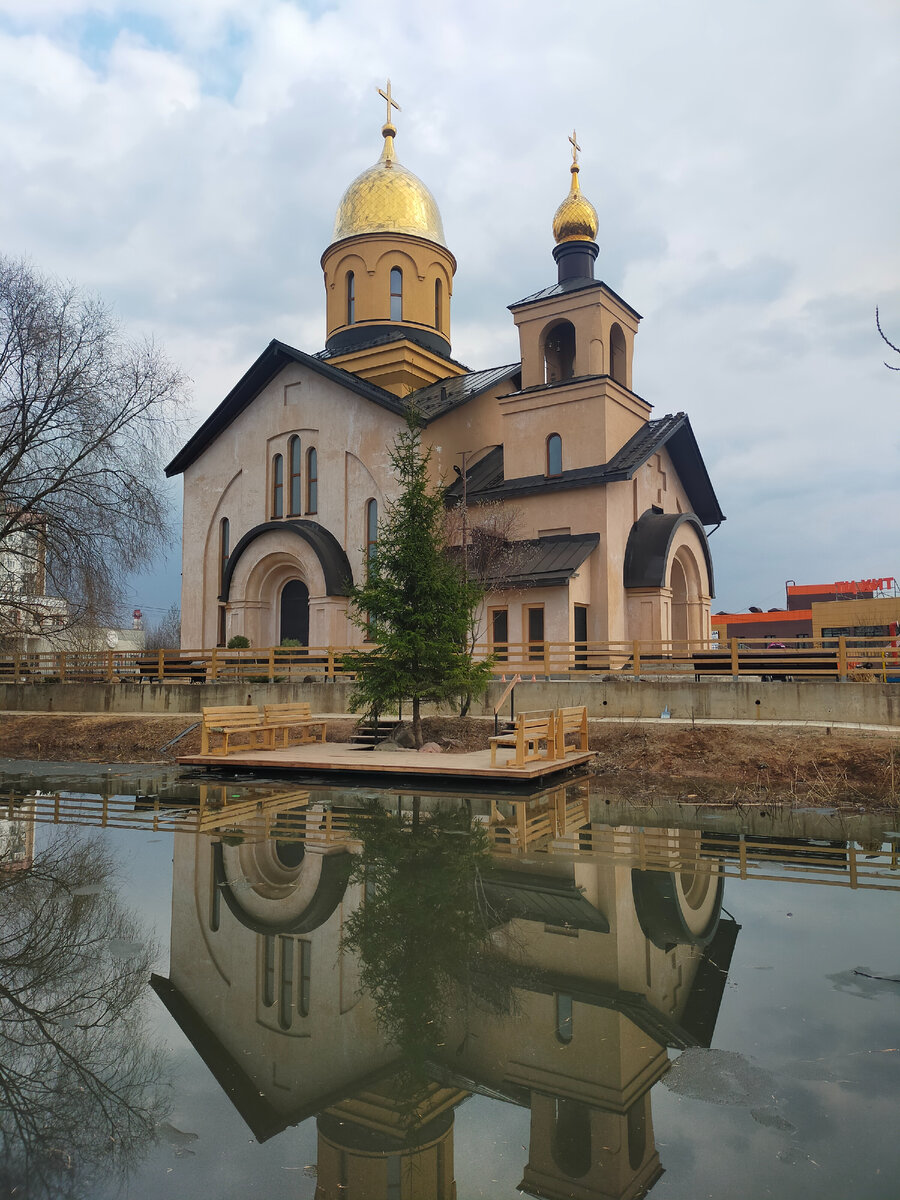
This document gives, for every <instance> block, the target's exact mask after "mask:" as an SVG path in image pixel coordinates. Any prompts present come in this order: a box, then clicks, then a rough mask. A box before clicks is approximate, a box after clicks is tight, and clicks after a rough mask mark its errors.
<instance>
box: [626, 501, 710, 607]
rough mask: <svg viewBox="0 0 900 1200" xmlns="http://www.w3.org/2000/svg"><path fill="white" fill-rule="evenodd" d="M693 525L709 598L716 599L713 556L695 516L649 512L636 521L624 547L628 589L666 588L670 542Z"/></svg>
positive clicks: (650, 510)
mask: <svg viewBox="0 0 900 1200" xmlns="http://www.w3.org/2000/svg"><path fill="white" fill-rule="evenodd" d="M685 524H689V525H693V527H694V529H695V530H696V533H697V537H698V538H699V539H700V544H701V546H702V547H703V556H704V558H705V560H706V574H707V577H708V579H709V594H710V596H715V594H716V588H715V581H714V579H713V566H712V555H711V554H710V552H709V542H708V541H707V538H706V532H705V530H704V528H703V526H702V525H701V523H700V518H699V517H698V516H697V515H696V513H663V512H658V511H656V510H654V509H652V508H650V509H648V510H647V511H646V512H645V513H642V514H641V516H640V517H639V518H638V519H637V520H636V521H635V523H634V524H633V525H632V527H631V532H630V533H629V534H628V542H627V543H626V545H625V563H624V567H623V574H624V579H625V586H626V587H627V588H658V587H665V586H666V570H667V568H668V564H669V550H670V549H671V546H672V539H673V538H674V537H675V533H676V531H677V530H678V528H679V527H680V526H681V525H685Z"/></svg>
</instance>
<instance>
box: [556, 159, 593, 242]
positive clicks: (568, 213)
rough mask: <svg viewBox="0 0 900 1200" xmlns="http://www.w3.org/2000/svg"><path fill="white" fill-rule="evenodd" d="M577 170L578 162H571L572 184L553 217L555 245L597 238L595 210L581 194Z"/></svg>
mask: <svg viewBox="0 0 900 1200" xmlns="http://www.w3.org/2000/svg"><path fill="white" fill-rule="evenodd" d="M579 170H580V168H579V166H578V163H577V162H573V163H572V166H571V171H572V186H571V187H570V188H569V194H568V196H566V198H565V200H563V202H562V204H561V205H560V206H559V208H558V209H557V210H556V215H555V216H554V218H553V237H554V238H555V239H556V243H557V245H559V243H560V242H594V241H596V240H597V230H598V229H599V228H600V222H599V221H598V219H597V210H596V209H595V208H594V206H593V204H591V202H590V200H588V199H586V197H584V196H583V195H582V194H581V188H580V187H579V184H578V172H579Z"/></svg>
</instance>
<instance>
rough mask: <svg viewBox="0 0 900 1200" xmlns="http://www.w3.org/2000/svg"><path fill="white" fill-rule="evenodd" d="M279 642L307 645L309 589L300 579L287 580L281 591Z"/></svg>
mask: <svg viewBox="0 0 900 1200" xmlns="http://www.w3.org/2000/svg"><path fill="white" fill-rule="evenodd" d="M278 629H279V634H280V638H279V641H281V642H286V641H294V642H299V643H300V645H301V646H308V645H309V588H308V587H307V586H306V584H305V583H304V582H303V580H302V579H289V580H288V582H287V583H286V584H285V585H284V587H283V588H282V589H281V606H280V620H279V623H278Z"/></svg>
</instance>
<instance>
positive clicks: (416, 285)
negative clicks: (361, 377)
mask: <svg viewBox="0 0 900 1200" xmlns="http://www.w3.org/2000/svg"><path fill="white" fill-rule="evenodd" d="M394 267H398V268H399V269H400V270H401V271H402V272H403V323H404V324H406V325H409V326H410V327H411V328H419V329H430V330H436V332H438V333H440V334H441V335H442V336H443V337H445V338H446V339H447V340H448V341H449V340H450V298H451V296H452V294H453V273H454V271H455V270H456V260H455V259H454V257H453V255H452V254H451V253H450V251H449V250H447V249H446V248H445V247H444V246H439V245H437V243H436V242H429V241H426V240H425V239H424V238H417V237H412V236H411V235H408V234H402V235H395V234H390V233H368V234H360V235H359V236H358V237H353V238H345V239H344V240H343V241H340V242H335V243H334V244H333V245H331V246H329V247H328V249H327V250H326V251H325V253H324V254H323V255H322V270H323V272H324V275H325V320H326V326H327V336H328V337H331V335H332V334H333V333H336V332H338V331H340V330H343V329H346V328H349V326H348V325H347V283H346V281H347V273H348V271H352V272H353V276H354V285H355V291H356V305H355V309H356V320H355V322H354V324H355V325H375V326H377V325H378V324H379V323H380V324H391V287H390V277H391V270H392V269H393V268H394ZM436 280H440V281H441V288H442V293H443V296H442V305H441V315H440V325H439V327H436V326H435V322H434V317H435V312H434V285H435V281H436Z"/></svg>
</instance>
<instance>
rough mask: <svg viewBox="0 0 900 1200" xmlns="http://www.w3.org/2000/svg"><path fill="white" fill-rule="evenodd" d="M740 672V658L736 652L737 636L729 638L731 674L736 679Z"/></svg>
mask: <svg viewBox="0 0 900 1200" xmlns="http://www.w3.org/2000/svg"><path fill="white" fill-rule="evenodd" d="M740 673H741V660H740V655H739V654H738V640H737V638H734V637H733V638H732V639H731V674H732V675H733V676H734V677H735V679H737V677H738V675H740Z"/></svg>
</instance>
